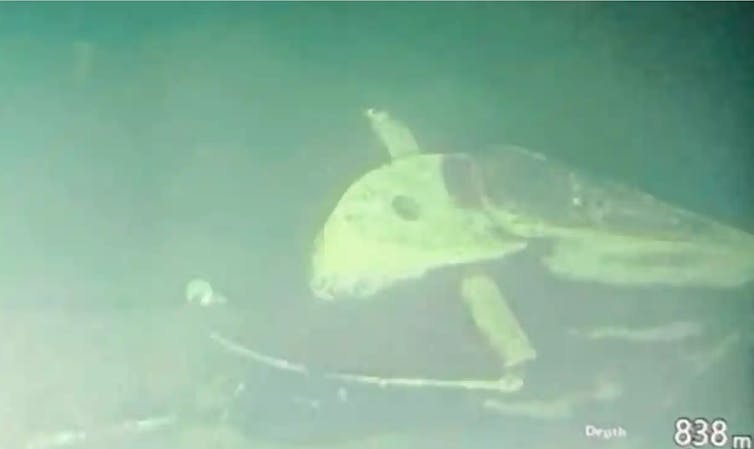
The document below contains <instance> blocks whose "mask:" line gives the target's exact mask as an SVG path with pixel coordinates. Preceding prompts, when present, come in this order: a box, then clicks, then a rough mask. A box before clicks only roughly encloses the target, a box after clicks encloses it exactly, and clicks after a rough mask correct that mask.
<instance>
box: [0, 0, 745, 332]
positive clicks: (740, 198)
mask: <svg viewBox="0 0 754 449" xmlns="http://www.w3.org/2000/svg"><path fill="white" fill-rule="evenodd" d="M751 23H754V8H753V7H752V6H751V4H750V3H722V2H721V3H717V2H716V3H681V2H678V3H591V2H587V3H451V2H449V3H306V4H304V3H179V2H175V3H115V2H113V3H110V2H107V3H5V4H2V5H0V169H1V170H2V175H1V176H0V248H2V256H0V304H5V305H6V306H7V307H16V306H19V305H28V304H34V305H39V306H43V307H46V306H47V305H48V304H49V303H55V304H65V305H68V306H70V305H73V306H76V307H81V308H89V307H100V306H103V305H105V306H112V305H117V306H118V307H126V308H133V307H142V306H150V307H151V306H153V305H156V304H157V305H171V304H177V303H179V302H181V301H182V299H183V298H182V288H183V285H184V283H185V282H186V280H188V279H190V278H191V277H193V276H203V277H207V278H209V279H212V280H213V282H215V283H216V284H217V285H220V286H222V288H223V289H224V290H225V291H226V293H227V294H228V295H229V296H230V297H233V298H239V301H244V302H248V303H251V304H253V306H254V307H258V308H259V310H264V309H266V308H267V307H274V305H275V304H279V303H280V302H281V301H287V300H293V299H291V298H276V297H271V295H269V292H271V291H275V288H276V286H277V285H281V284H285V285H291V284H293V285H298V284H300V285H301V287H300V291H301V294H302V295H304V294H305V293H306V290H305V283H304V282H303V281H302V280H303V279H304V276H305V270H306V264H307V263H308V258H307V257H308V253H307V252H308V250H309V247H310V244H311V241H312V239H313V236H314V234H315V232H316V231H317V229H318V227H319V225H320V223H321V222H322V220H323V219H324V218H325V216H326V214H327V213H328V211H329V209H330V208H331V207H332V205H333V203H334V201H335V200H337V198H338V196H339V194H340V193H341V192H342V190H343V189H344V188H345V187H346V186H347V185H348V184H349V182H350V181H351V180H352V179H353V178H354V177H355V176H356V175H358V174H359V173H361V172H363V171H364V170H366V169H367V168H369V167H371V166H373V165H374V164H376V163H379V162H381V161H382V160H384V154H383V150H382V149H381V148H380V147H379V145H378V143H377V142H376V140H375V138H374V136H373V135H372V134H371V133H370V130H369V128H368V126H367V123H366V122H365V120H364V118H363V116H362V115H361V112H362V110H363V109H364V108H365V107H371V106H374V107H379V108H385V109H387V110H389V111H391V113H393V115H395V116H396V117H398V118H399V119H401V120H402V121H404V122H405V123H407V124H409V125H410V126H411V127H412V128H413V129H414V130H415V132H416V134H417V137H418V138H419V140H420V141H421V142H422V144H423V146H424V147H425V148H427V149H430V150H433V149H437V150H438V151H450V150H461V151H483V149H484V148H486V147H488V146H492V145H495V144H500V143H515V144H518V145H522V146H524V147H528V148H532V149H535V150H538V151H541V152H543V153H546V154H549V155H552V156H555V157H557V158H560V159H562V160H565V161H567V162H570V163H571V164H574V165H578V166H580V167H583V168H586V169H588V170H592V171H594V172H597V173H601V174H604V175H607V176H610V177H613V178H617V179H619V180H622V181H626V182H629V183H632V184H634V185H637V186H639V187H642V188H644V189H645V190H648V191H650V192H652V193H654V194H655V195H657V196H659V197H661V198H663V199H666V200H670V201H672V202H675V203H678V204H680V205H683V206H685V207H688V208H690V209H693V210H697V211H700V212H703V213H706V214H708V215H711V216H714V217H717V218H719V219H721V220H723V221H728V222H731V223H733V224H736V225H739V226H741V227H743V228H745V229H749V230H752V229H754V201H752V198H753V196H752V193H753V192H754V122H753V121H752V117H754V77H753V76H752V74H754V39H752V34H751V31H750V30H748V29H747V27H749V26H750V24H751ZM297 288H298V287H295V288H293V289H292V290H294V291H295V290H296V289H297ZM291 294H295V292H294V293H291ZM50 338H54V336H51V337H50Z"/></svg>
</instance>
